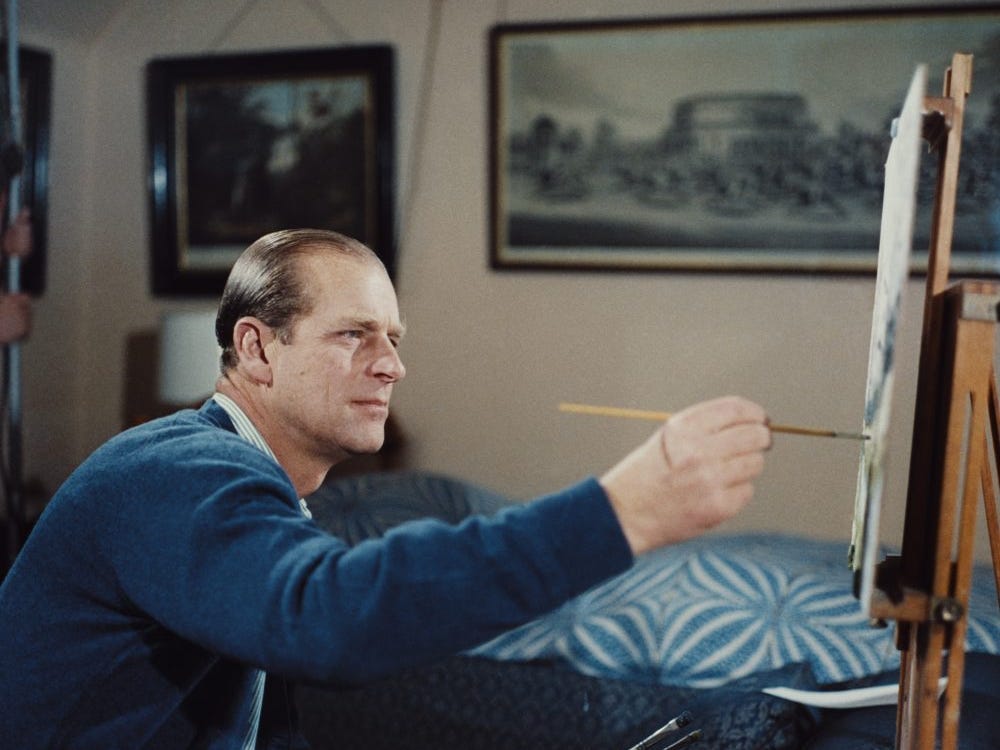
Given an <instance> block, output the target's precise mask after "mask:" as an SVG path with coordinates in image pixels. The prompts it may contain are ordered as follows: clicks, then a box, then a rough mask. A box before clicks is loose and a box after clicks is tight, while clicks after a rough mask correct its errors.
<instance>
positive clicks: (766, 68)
mask: <svg viewBox="0 0 1000 750" xmlns="http://www.w3.org/2000/svg"><path fill="white" fill-rule="evenodd" d="M956 52H966V53H972V54H973V55H974V56H975V58H974V70H973V92H972V95H971V96H970V98H969V100H968V106H967V109H966V115H965V122H964V139H963V146H962V156H961V171H960V182H961V184H960V186H959V196H958V207H957V210H956V214H957V218H956V223H955V231H954V245H953V249H952V270H953V272H954V273H955V274H956V275H978V276H996V275H1000V4H989V5H979V6H974V7H963V8H960V9H950V10H949V9H933V10H931V9H919V10H918V9H903V10H900V9H894V10H859V11H852V12H850V13H847V12H838V13H808V14H795V15H773V14H767V15H763V14H756V15H746V16H726V17H721V16H718V17H698V18H678V19H666V20H659V21H635V22H631V21H630V22H613V23H611V22H608V23H592V22H587V23H571V24H532V25H498V26H495V27H493V28H492V29H491V33H490V58H491V59H490V75H491V97H490V131H491V132H490V148H491V165H490V183H491V184H490V196H491V215H490V223H491V227H490V235H491V251H490V252H491V262H492V265H493V267H494V268H557V269H565V268H602V269H627V270H637V269H651V270H664V269H670V270H688V271H705V272H712V271H721V272H750V271H759V272H784V271H788V272H809V273H814V272H820V273H871V274H874V272H875V267H876V261H877V254H878V237H879V226H880V212H881V206H882V187H883V182H884V179H883V178H884V165H885V160H886V155H887V153H888V148H889V144H890V142H891V126H892V122H893V120H894V119H895V118H897V117H898V115H899V110H898V108H899V103H900V102H901V101H902V100H903V98H904V95H905V93H906V89H907V86H908V83H909V81H910V80H911V78H912V76H913V74H914V70H915V69H916V68H917V67H918V66H919V65H920V64H926V65H927V66H928V68H929V70H930V71H931V76H930V80H929V82H928V93H929V94H931V95H937V94H939V93H940V92H941V90H942V85H943V83H942V73H943V71H945V70H946V69H947V67H948V65H949V64H950V63H951V59H952V56H953V55H954V54H955V53H956ZM935 163H936V156H935V155H933V154H928V153H926V149H925V153H924V154H923V157H922V159H921V165H920V168H921V172H922V178H921V181H920V190H919V202H918V206H917V218H916V226H915V231H914V253H913V256H912V258H913V260H912V266H911V269H912V271H913V272H915V273H920V272H923V271H925V270H926V263H927V247H928V244H929V241H930V240H929V237H930V226H929V224H930V214H931V208H932V201H933V192H934V184H933V179H932V177H931V175H932V173H933V172H934V167H935Z"/></svg>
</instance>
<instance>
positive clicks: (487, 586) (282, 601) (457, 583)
mask: <svg viewBox="0 0 1000 750" xmlns="http://www.w3.org/2000/svg"><path fill="white" fill-rule="evenodd" d="M261 456H262V454H261ZM184 465H185V472H184V476H183V480H181V479H177V480H176V481H174V482H173V483H167V482H164V481H163V479H162V477H161V478H157V477H156V472H155V471H148V472H146V473H145V474H142V475H141V479H139V480H137V484H138V487H137V488H135V489H138V495H139V496H141V497H142V498H143V499H142V501H141V503H137V505H138V506H139V507H137V508H136V512H123V513H120V515H119V516H118V519H117V522H116V528H117V531H116V533H115V534H114V539H115V541H114V543H113V544H112V545H111V549H112V553H111V554H112V557H113V558H114V563H113V567H114V569H115V570H116V575H117V576H118V585H119V587H120V589H121V591H122V595H123V597H125V598H127V600H128V602H129V605H130V606H133V607H136V608H138V609H139V610H141V611H142V612H144V613H146V614H147V615H148V616H149V617H150V618H152V619H153V620H155V621H156V622H157V623H159V624H160V625H162V626H163V627H164V628H166V629H167V630H169V631H171V632H173V633H175V634H177V635H179V636H180V637H182V638H185V639H188V640H190V641H192V642H194V643H197V644H198V645H200V646H201V647H203V648H205V649H208V650H210V651H212V652H215V653H219V654H221V655H222V656H224V657H227V658H230V659H234V660H237V661H240V662H244V663H249V664H254V665H256V666H259V667H261V668H264V669H266V670H268V671H269V672H274V673H276V674H281V675H284V676H286V677H289V678H292V679H306V680H310V681H318V682H324V683H334V684H356V683H360V682H365V681H369V680H372V679H375V678H378V677H380V676H383V675H386V674H388V673H391V672H393V671H396V670H399V669H403V668H406V667H410V666H414V665H417V664H421V663H426V662H428V661H431V660H433V659H436V658H440V657H442V656H445V655H449V654H453V653H456V652H458V651H461V650H463V649H466V648H470V647H472V646H474V645H477V644H479V643H481V642H484V641H486V640H488V639H490V638H492V637H494V636H496V635H498V634H500V633H501V632H503V631H505V630H508V629H510V628H512V627H515V626H517V625H520V624H523V623H524V622H527V621H528V620H530V619H532V618H534V617H537V616H539V615H541V614H544V613H545V612H547V611H549V610H551V609H553V608H554V607H556V606H558V605H559V604H561V603H563V602H564V601H565V600H567V599H568V598H570V597H572V596H574V595H576V594H579V593H581V592H582V591H584V590H586V589H587V588H589V587H591V586H593V585H595V584H596V583H598V582H600V581H602V580H604V579H605V578H607V577H609V576H611V575H614V574H616V573H619V572H621V571H622V570H624V569H625V568H626V567H627V566H628V565H629V564H630V563H631V559H632V558H631V553H630V551H629V548H628V545H627V543H626V541H625V539H624V536H623V535H622V533H621V529H620V527H619V525H618V523H617V520H616V518H615V516H614V512H613V511H612V509H611V506H610V504H609V503H608V500H607V497H606V495H605V494H604V492H603V490H602V488H601V486H600V485H599V484H598V482H597V481H596V480H594V479H588V480H586V481H583V482H581V483H579V484H577V485H575V486H572V487H570V488H568V489H566V490H564V491H561V492H557V493H555V494H552V495H549V496H547V497H543V498H539V499H537V500H534V501H532V502H529V503H525V504H523V505H519V506H515V507H512V508H509V509H506V510H505V511H504V512H502V513H501V514H499V515H498V516H496V517H491V518H485V517H473V518H470V519H467V520H466V521H464V522H463V523H461V524H459V525H457V526H455V525H450V524H446V523H442V522H438V521H431V520H427V521H417V522H414V523H410V524H406V525H404V526H401V527H398V528H397V529H394V530H393V531H391V532H390V533H389V534H387V535H386V536H385V537H383V538H381V539H377V540H370V541H367V542H364V543H362V544H360V545H358V546H356V547H353V548H351V547H348V546H347V545H346V544H345V543H344V542H343V541H341V540H339V539H337V538H335V537H332V536H330V535H329V534H327V533H326V532H324V531H323V530H322V529H320V528H319V527H318V526H316V525H315V524H314V523H312V522H311V521H310V520H308V519H306V518H305V517H304V516H302V515H301V514H300V513H299V511H298V510H297V498H296V497H295V495H294V492H293V490H292V487H291V484H290V483H289V481H288V479H287V477H286V476H285V475H284V473H283V472H282V471H281V470H280V468H278V467H276V466H274V467H273V468H271V466H270V465H269V462H268V461H267V460H266V459H264V458H263V457H261V458H260V459H258V458H256V457H252V458H251V457H249V454H246V453H243V454H241V455H240V460H239V461H233V460H229V459H225V458H221V459H220V458H213V457H212V456H209V455H205V456H202V457H201V458H199V459H198V460H189V461H187V462H185V464H184ZM132 473H133V475H134V474H136V473H135V472H132Z"/></svg>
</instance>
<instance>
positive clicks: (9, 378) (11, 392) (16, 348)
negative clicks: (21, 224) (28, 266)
mask: <svg viewBox="0 0 1000 750" xmlns="http://www.w3.org/2000/svg"><path fill="white" fill-rule="evenodd" d="M6 22H7V93H8V95H9V98H10V104H9V107H10V110H9V113H10V132H9V136H10V140H11V141H13V142H14V143H20V142H21V85H20V84H21V75H20V70H19V69H18V54H17V53H18V29H17V0H7V14H6ZM20 208H21V178H20V176H19V175H16V174H15V175H14V176H13V177H12V178H11V180H10V185H9V186H8V193H7V225H8V226H10V224H11V223H13V221H14V218H15V217H16V216H17V214H18V211H20ZM7 291H8V292H11V293H16V292H19V291H21V259H20V258H15V257H11V258H8V259H7ZM5 365H6V367H5V369H6V373H5V374H6V387H7V487H6V490H7V491H6V493H5V494H6V498H7V553H8V556H9V558H10V562H11V563H13V562H14V558H15V557H16V556H17V553H18V550H19V548H20V546H21V536H22V531H21V526H22V519H23V510H22V507H21V506H22V503H21V345H20V344H19V343H18V342H16V341H14V342H11V343H10V344H8V345H7V357H6V360H5Z"/></svg>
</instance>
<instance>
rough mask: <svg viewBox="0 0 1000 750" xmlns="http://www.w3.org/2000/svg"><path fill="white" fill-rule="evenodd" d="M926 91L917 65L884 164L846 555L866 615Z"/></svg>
mask: <svg viewBox="0 0 1000 750" xmlns="http://www.w3.org/2000/svg"><path fill="white" fill-rule="evenodd" d="M926 90H927V68H926V67H925V66H919V67H918V68H917V70H916V71H915V72H914V74H913V78H912V80H911V81H910V86H909V89H908V90H907V94H906V98H905V100H904V102H903V108H902V111H901V113H900V115H899V117H898V118H897V119H896V120H894V121H893V133H892V143H891V145H890V147H889V156H888V158H887V159H886V165H885V188H884V192H883V200H882V224H881V229H880V232H879V252H878V271H877V274H876V277H875V304H874V309H873V311H872V333H871V343H870V345H869V350H868V377H867V381H866V384H865V412H864V419H863V427H862V430H861V431H862V433H863V434H864V435H867V436H868V440H865V441H864V442H863V443H862V446H861V460H860V462H859V468H858V485H857V493H856V495H855V507H854V528H853V529H852V534H851V548H850V552H849V557H850V561H849V562H850V565H851V569H852V570H855V571H859V579H860V580H859V600H860V602H861V606H862V609H863V610H864V612H865V613H866V614H868V613H869V612H868V610H869V607H868V602H869V601H870V599H871V594H872V588H873V585H874V571H875V565H876V563H877V560H876V556H877V555H878V551H879V544H878V540H879V533H878V532H879V518H880V516H881V510H882V493H883V490H884V487H885V475H886V469H887V466H886V458H887V456H886V453H887V451H886V448H887V445H888V440H889V420H890V416H891V411H892V408H891V407H892V391H893V382H894V373H895V349H896V347H895V339H896V331H897V330H898V327H899V319H900V315H901V311H902V299H903V293H904V291H905V289H906V281H907V279H908V278H909V275H910V255H911V248H912V246H913V226H914V218H915V215H916V202H917V182H918V178H919V167H920V148H921V133H922V130H923V128H922V123H923V102H924V94H925V92H926Z"/></svg>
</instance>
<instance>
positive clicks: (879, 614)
mask: <svg viewBox="0 0 1000 750" xmlns="http://www.w3.org/2000/svg"><path fill="white" fill-rule="evenodd" d="M971 82H972V56H971V55H962V54H956V55H955V56H954V57H953V58H952V64H951V67H950V68H949V69H948V71H947V73H946V75H945V85H944V95H943V96H941V97H931V96H926V97H925V99H924V107H925V114H924V128H923V130H924V133H923V135H924V138H925V139H926V140H928V141H929V143H930V146H931V148H932V150H934V151H936V152H937V155H938V175H937V187H936V193H935V204H934V214H933V217H932V224H931V244H930V255H929V258H928V269H927V289H926V297H925V304H924V318H923V333H922V338H921V349H920V370H919V375H918V381H917V401H916V411H915V414H914V426H913V438H912V449H911V454H910V474H909V485H908V494H907V500H906V516H905V526H904V530H903V545H902V551H901V554H900V555H899V556H898V557H890V558H888V559H886V560H885V561H884V562H882V563H880V564H879V565H878V566H877V568H876V578H875V588H874V592H873V594H872V597H871V602H870V612H871V614H872V616H873V617H876V618H879V619H883V620H895V621H896V622H897V632H896V645H897V647H898V648H899V649H900V651H901V659H900V662H901V664H900V678H899V705H898V710H897V716H896V748H897V750H933V748H934V747H935V741H936V740H937V739H938V738H939V737H940V747H941V748H942V750H956V748H957V747H958V724H959V716H960V704H961V690H962V676H963V671H964V666H965V649H964V643H965V632H966V627H967V623H968V617H967V613H968V605H969V590H970V583H971V578H972V569H973V564H974V561H973V546H974V538H975V537H974V534H975V524H976V514H977V506H978V499H979V497H980V495H981V496H982V498H983V501H984V503H985V505H986V521H987V525H988V532H989V538H990V549H991V551H992V558H993V572H994V576H995V578H996V585H997V591H998V601H1000V523H998V513H997V496H996V493H995V492H994V473H995V471H996V469H997V467H1000V398H998V391H997V384H996V372H995V369H994V364H993V362H994V350H995V346H996V334H997V325H998V320H1000V285H997V284H993V283H985V282H963V283H956V284H953V285H950V286H949V285H948V271H949V265H950V255H951V239H952V233H953V228H954V218H955V195H956V191H957V184H958V162H959V154H960V149H961V138H962V120H963V115H964V111H965V101H966V98H967V96H968V95H969V93H970V91H971ZM991 448H992V450H991ZM946 651H947V654H948V663H947V668H946V670H943V669H942V657H943V655H944V653H945V652H946ZM942 671H945V674H946V675H947V677H948V685H947V688H946V690H945V693H944V696H943V698H942V699H941V701H940V705H939V699H938V693H939V691H938V680H939V678H940V677H941V676H942ZM939 733H940V734H939Z"/></svg>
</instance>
